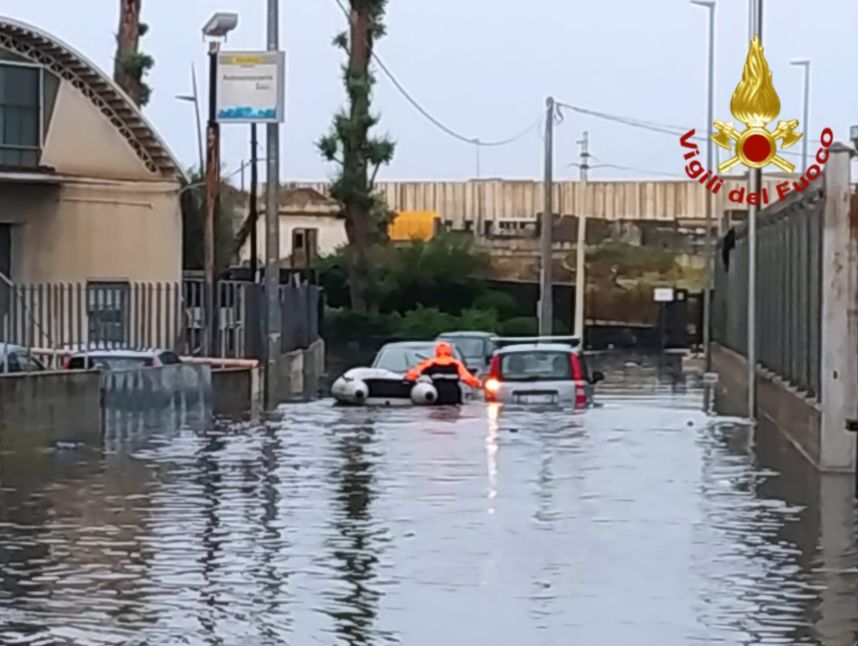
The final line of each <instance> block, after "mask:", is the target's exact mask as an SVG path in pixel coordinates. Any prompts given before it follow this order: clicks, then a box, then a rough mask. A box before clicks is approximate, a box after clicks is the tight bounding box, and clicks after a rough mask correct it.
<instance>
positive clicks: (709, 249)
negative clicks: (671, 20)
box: [691, 0, 721, 372]
mask: <svg viewBox="0 0 858 646" xmlns="http://www.w3.org/2000/svg"><path fill="white" fill-rule="evenodd" d="M691 2H692V4H696V5H698V6H701V7H704V8H706V9H707V11H708V12H709V54H708V65H707V67H708V82H707V92H706V124H707V126H706V134H707V137H706V168H715V166H714V160H713V152H714V146H713V141H712V135H713V134H714V133H713V131H712V128H713V127H714V123H713V120H714V118H715V117H714V113H713V100H714V99H713V96H714V87H715V1H714V0H691ZM712 199H713V195H712V193H711V192H710V191H706V237H705V242H706V245H705V247H706V248H705V252H706V284H705V286H704V288H703V339H702V342H703V357H704V366H705V371H706V372H711V370H712V348H711V347H710V346H711V344H712V339H711V337H712V291H713V289H714V288H715V285H714V278H715V256H714V244H713V241H712ZM718 221H719V225H718V229H719V232H720V229H721V225H720V222H721V219H720V218H719V220H718Z"/></svg>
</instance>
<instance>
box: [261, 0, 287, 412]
mask: <svg viewBox="0 0 858 646" xmlns="http://www.w3.org/2000/svg"><path fill="white" fill-rule="evenodd" d="M278 2H279V0H268V51H271V52H276V51H278V49H279V47H280V43H279V40H280V38H279V36H280V23H279V21H280V14H279V11H278ZM282 82H283V80H282V79H278V83H282ZM266 130H267V132H266V138H267V144H268V145H267V160H266V162H267V181H266V184H265V301H266V308H265V309H266V326H265V327H266V334H265V337H266V342H265V359H266V370H265V395H266V396H265V401H266V404H267V406H268V407H270V406H271V405H272V404H273V403H274V402H275V401H276V398H277V394H278V383H277V368H278V364H279V360H280V335H281V311H280V125H279V124H278V123H269V124H266Z"/></svg>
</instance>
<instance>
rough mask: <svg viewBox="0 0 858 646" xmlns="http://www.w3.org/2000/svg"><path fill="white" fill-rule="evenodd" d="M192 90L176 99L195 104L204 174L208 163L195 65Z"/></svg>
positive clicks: (198, 146)
mask: <svg viewBox="0 0 858 646" xmlns="http://www.w3.org/2000/svg"><path fill="white" fill-rule="evenodd" d="M191 89H192V93H191V94H179V95H177V96H176V98H177V99H178V100H179V101H187V102H189V103H193V104H194V113H195V115H196V120H197V149H198V152H199V159H200V172H201V173H202V172H204V169H205V163H206V162H205V155H204V153H203V122H202V119H201V117H200V95H199V93H198V92H197V72H196V70H195V69H194V66H193V65H191Z"/></svg>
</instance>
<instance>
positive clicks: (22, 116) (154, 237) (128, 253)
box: [0, 17, 184, 290]
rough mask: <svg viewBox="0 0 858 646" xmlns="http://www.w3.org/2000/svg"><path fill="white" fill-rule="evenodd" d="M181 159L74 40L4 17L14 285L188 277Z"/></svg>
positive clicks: (3, 239)
mask: <svg viewBox="0 0 858 646" xmlns="http://www.w3.org/2000/svg"><path fill="white" fill-rule="evenodd" d="M183 180H184V178H183V174H182V171H181V169H180V164H179V162H178V161H177V160H176V158H175V157H174V156H173V155H172V154H171V153H170V151H169V150H168V149H167V147H166V145H165V144H164V143H163V141H162V140H161V139H160V138H159V137H158V135H157V133H156V132H155V130H154V129H153V128H152V126H151V125H150V124H149V123H148V122H147V121H146V119H145V118H144V117H143V115H142V114H141V112H140V110H138V108H137V107H136V106H135V105H134V104H133V103H132V102H131V100H130V99H129V98H128V97H127V96H126V94H125V93H124V92H123V91H122V90H121V89H120V88H119V87H118V86H117V85H116V84H115V83H114V82H113V81H112V80H111V79H110V77H109V76H107V75H106V74H104V73H103V72H102V71H100V70H99V69H97V68H96V67H95V66H94V65H93V64H92V63H90V62H89V61H88V60H86V59H85V58H84V57H83V56H82V55H80V54H79V53H77V52H76V51H75V50H74V49H72V48H71V46H69V45H67V44H65V43H63V42H61V41H60V40H59V39H57V38H55V37H54V36H51V35H49V34H46V33H44V32H43V31H41V30H39V29H38V28H36V27H32V26H30V25H25V24H22V23H20V22H17V21H15V20H12V19H9V18H3V17H0V272H2V273H3V275H4V276H6V277H8V278H11V280H12V281H14V282H15V283H30V284H32V283H56V282H76V283H81V282H86V283H90V282H96V283H98V284H99V285H102V286H104V285H107V286H110V285H115V286H116V288H117V289H118V290H121V289H122V286H123V285H125V284H127V283H129V282H132V281H173V282H177V281H180V280H181V276H182V273H181V270H182V266H181V254H182V219H181V210H180V195H179V192H180V189H181V185H182V183H183Z"/></svg>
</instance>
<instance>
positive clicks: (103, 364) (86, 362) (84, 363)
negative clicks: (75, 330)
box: [63, 349, 182, 370]
mask: <svg viewBox="0 0 858 646" xmlns="http://www.w3.org/2000/svg"><path fill="white" fill-rule="evenodd" d="M177 363H182V360H181V359H180V358H179V355H178V354H176V353H175V352H173V351H172V350H160V349H151V350H126V349H122V350H88V351H79V352H76V353H74V354H72V355H70V356H69V357H68V358H67V359H66V361H65V364H64V365H63V368H65V369H66V370H93V369H97V370H130V369H134V368H152V367H156V366H169V365H172V364H177Z"/></svg>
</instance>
